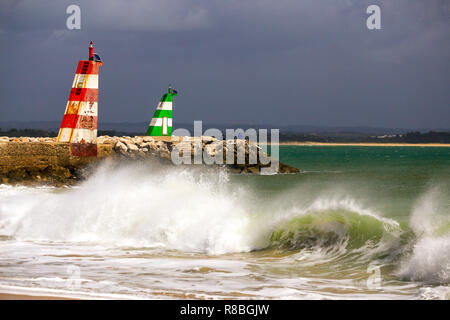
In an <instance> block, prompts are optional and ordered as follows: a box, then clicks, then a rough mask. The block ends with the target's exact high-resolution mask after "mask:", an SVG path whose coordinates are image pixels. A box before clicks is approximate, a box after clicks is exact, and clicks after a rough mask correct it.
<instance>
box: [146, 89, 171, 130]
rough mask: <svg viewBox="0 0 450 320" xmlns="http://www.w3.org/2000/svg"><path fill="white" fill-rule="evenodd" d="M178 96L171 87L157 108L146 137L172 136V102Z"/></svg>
mask: <svg viewBox="0 0 450 320" xmlns="http://www.w3.org/2000/svg"><path fill="white" fill-rule="evenodd" d="M177 94H178V92H177V91H176V90H173V89H172V87H171V86H169V91H168V92H167V93H164V95H163V96H162V98H161V100H160V101H159V103H158V106H157V107H156V111H155V113H154V114H153V118H152V121H150V124H149V126H148V129H147V132H146V133H145V135H146V136H172V102H173V97H175V96H176V95H177Z"/></svg>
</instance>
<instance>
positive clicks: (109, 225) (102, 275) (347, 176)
mask: <svg viewBox="0 0 450 320" xmlns="http://www.w3.org/2000/svg"><path fill="white" fill-rule="evenodd" d="M280 160H281V161H282V162H283V163H286V164H289V165H291V166H294V167H297V168H299V169H300V170H301V173H300V174H277V175H253V174H248V175H247V174H246V175H238V174H229V173H227V172H226V171H225V170H224V169H222V168H218V167H205V166H201V165H192V166H183V167H181V166H163V165H159V164H156V163H155V164H153V163H145V164H144V163H129V164H124V163H121V164H117V163H112V162H105V163H104V164H103V165H101V166H100V167H98V168H97V169H96V170H95V172H93V174H92V175H91V176H90V177H89V178H88V179H87V180H85V181H83V182H82V183H80V184H78V185H76V186H66V187H51V186H39V187H30V186H22V185H15V186H11V185H0V292H1V293H10V294H14V293H15V294H27V295H39V296H53V297H55V296H56V297H67V298H81V299H447V300H448V299H450V148H447V147H416V146H406V147H394V146H390V147H382V146H376V147H367V146H281V147H280Z"/></svg>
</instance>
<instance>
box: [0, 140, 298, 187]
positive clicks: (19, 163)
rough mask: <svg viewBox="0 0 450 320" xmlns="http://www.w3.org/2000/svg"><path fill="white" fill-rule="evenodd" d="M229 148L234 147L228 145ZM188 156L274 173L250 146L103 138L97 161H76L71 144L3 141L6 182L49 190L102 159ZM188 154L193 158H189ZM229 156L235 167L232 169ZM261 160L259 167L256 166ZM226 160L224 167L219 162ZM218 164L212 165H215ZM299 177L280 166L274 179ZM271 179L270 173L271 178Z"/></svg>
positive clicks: (1, 172)
mask: <svg viewBox="0 0 450 320" xmlns="http://www.w3.org/2000/svg"><path fill="white" fill-rule="evenodd" d="M227 143H228V144H227ZM174 150H175V151H178V152H180V156H183V154H186V156H188V157H190V160H192V161H187V162H185V163H193V159H194V156H195V154H196V153H197V154H201V153H203V156H204V157H203V161H204V163H205V164H208V165H222V164H223V166H224V167H226V168H227V169H228V170H229V172H231V173H246V174H247V173H249V174H258V173H260V172H261V168H264V169H265V170H264V172H262V173H263V174H266V173H268V172H267V170H269V167H270V160H271V159H270V157H269V156H268V155H267V154H266V153H264V152H262V151H261V152H258V151H259V150H260V148H259V147H258V146H256V145H255V144H253V143H249V141H247V140H242V139H234V140H233V139H232V140H227V141H226V143H225V141H222V140H217V139H215V138H213V137H194V138H192V137H184V138H181V137H173V139H170V138H167V137H164V138H161V139H159V138H155V137H148V136H143V137H133V138H131V137H109V136H100V137H98V138H97V152H98V154H97V157H74V156H72V155H71V152H70V144H69V143H58V142H56V138H43V137H37V138H26V137H20V138H9V137H0V182H2V183H17V182H19V183H22V182H26V181H35V182H39V183H48V184H56V185H58V184H73V183H76V182H78V181H80V180H82V179H85V178H86V177H87V176H89V174H90V173H91V172H92V170H91V169H89V170H88V169H87V168H90V167H92V166H93V165H95V164H96V163H97V162H99V161H100V160H101V159H108V158H109V157H112V156H114V155H120V158H121V159H122V160H126V161H135V160H146V159H151V158H159V159H160V160H161V161H162V162H163V163H167V164H173V163H172V158H171V155H172V152H173V151H174ZM239 150H243V151H244V156H245V158H244V159H242V158H241V160H244V163H242V164H237V155H238V153H237V152H238V151H239ZM187 153H190V154H189V155H188V154H187ZM227 153H228V155H229V156H230V157H231V159H233V161H234V163H229V164H227V163H226V159H227ZM255 156H257V163H252V162H250V160H254V158H255ZM218 157H222V160H223V161H218V160H219V159H218ZM211 160H212V161H211ZM277 172H278V173H298V172H300V171H299V170H298V169H297V168H293V167H291V166H289V165H285V164H282V163H281V162H280V163H279V167H278V171H276V172H273V173H277ZM269 173H270V172H269Z"/></svg>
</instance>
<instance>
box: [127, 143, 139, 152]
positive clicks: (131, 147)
mask: <svg viewBox="0 0 450 320" xmlns="http://www.w3.org/2000/svg"><path fill="white" fill-rule="evenodd" d="M127 148H128V152H133V151H138V150H139V148H138V146H137V145H135V144H134V143H131V142H127Z"/></svg>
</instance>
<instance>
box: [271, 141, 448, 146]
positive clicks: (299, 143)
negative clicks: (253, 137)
mask: <svg viewBox="0 0 450 320" xmlns="http://www.w3.org/2000/svg"><path fill="white" fill-rule="evenodd" d="M269 144H271V143H269ZM278 145H280V146H328V147H335V146H336V147H337V146H355V147H450V143H396V142H392V143H391V142H385V143H384V142H301V141H286V142H280V143H278Z"/></svg>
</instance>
